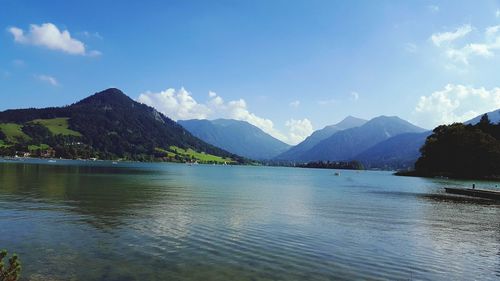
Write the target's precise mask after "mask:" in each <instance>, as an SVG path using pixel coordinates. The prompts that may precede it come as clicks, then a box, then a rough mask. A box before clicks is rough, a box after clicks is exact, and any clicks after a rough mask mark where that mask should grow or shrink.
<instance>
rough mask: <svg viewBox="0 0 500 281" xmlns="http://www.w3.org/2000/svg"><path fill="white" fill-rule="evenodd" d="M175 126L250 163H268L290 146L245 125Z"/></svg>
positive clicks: (187, 123) (208, 122)
mask: <svg viewBox="0 0 500 281" xmlns="http://www.w3.org/2000/svg"><path fill="white" fill-rule="evenodd" d="M177 123H179V124H180V125H182V126H183V127H184V128H186V129H187V130H188V131H189V132H191V134H193V135H194V136H196V137H198V138H200V139H202V140H204V141H205V142H207V143H209V144H212V145H214V146H217V147H220V148H222V149H224V150H227V151H230V152H232V153H235V154H238V155H241V156H243V157H247V158H250V159H255V160H265V159H272V158H274V157H275V156H277V155H279V154H280V153H282V152H284V151H286V150H288V149H289V148H290V145H288V144H286V143H284V142H282V141H280V140H277V139H275V138H273V137H272V136H270V135H269V134H267V133H265V132H264V131H262V130H261V129H259V128H257V127H255V126H254V125H251V124H249V123H248V122H245V121H237V120H232V119H217V120H196V119H194V120H179V121H177Z"/></svg>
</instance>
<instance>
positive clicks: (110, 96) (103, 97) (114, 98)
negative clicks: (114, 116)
mask: <svg viewBox="0 0 500 281" xmlns="http://www.w3.org/2000/svg"><path fill="white" fill-rule="evenodd" d="M133 103H134V100H132V99H131V98H130V97H128V96H127V95H125V94H124V93H123V92H122V91H121V90H120V89H117V88H109V89H106V90H104V91H101V92H97V93H95V94H93V95H92V96H89V97H87V98H85V99H83V100H81V101H79V102H77V103H76V105H84V104H96V105H110V106H111V105H131V104H133Z"/></svg>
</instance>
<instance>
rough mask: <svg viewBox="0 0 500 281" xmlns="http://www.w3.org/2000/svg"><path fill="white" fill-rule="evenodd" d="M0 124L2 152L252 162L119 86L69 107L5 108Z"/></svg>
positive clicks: (128, 158)
mask: <svg viewBox="0 0 500 281" xmlns="http://www.w3.org/2000/svg"><path fill="white" fill-rule="evenodd" d="M0 124H1V125H0V129H1V131H0V132H1V133H0V140H2V146H1V147H0V155H8V156H12V155H14V154H22V155H25V154H26V153H28V152H29V153H30V154H31V156H33V155H35V156H38V155H40V157H62V158H69V159H76V158H83V159H88V158H98V159H124V160H136V161H155V160H160V161H170V159H172V161H178V162H180V161H183V160H184V159H186V160H188V161H191V159H193V160H197V161H199V162H204V163H223V162H230V161H233V162H237V163H244V162H248V160H246V159H244V158H242V157H241V156H238V155H235V154H233V153H229V152H227V151H225V150H223V149H220V148H218V147H215V146H213V145H210V144H208V143H206V142H204V141H202V140H200V139H198V138H196V137H194V136H193V135H192V134H191V133H189V132H188V131H186V130H185V129H184V128H183V127H182V126H180V125H179V124H177V123H176V122H175V121H173V120H171V119H169V118H168V117H166V116H165V115H163V114H161V113H159V112H158V111H156V110H155V109H154V108H152V107H149V106H147V105H144V104H141V103H138V102H136V101H134V100H132V99H131V98H129V97H128V96H126V95H125V94H123V92H121V91H120V90H118V89H107V90H105V91H102V92H99V93H96V94H94V95H92V96H89V97H87V98H85V99H83V100H81V101H79V102H77V103H74V104H72V105H69V106H64V107H49V108H41V109H34V108H30V109H14V110H6V111H3V112H0ZM170 147H175V148H174V149H170ZM156 148H165V149H166V150H168V152H167V153H162V152H161V151H158V150H157V149H156ZM33 150H35V151H36V152H33ZM169 153H170V154H169ZM37 154H38V155H37ZM49 155H50V156H49ZM169 155H170V156H171V157H170V158H169V157H168V156H169Z"/></svg>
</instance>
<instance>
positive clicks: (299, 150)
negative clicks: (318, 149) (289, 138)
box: [275, 116, 366, 161]
mask: <svg viewBox="0 0 500 281" xmlns="http://www.w3.org/2000/svg"><path fill="white" fill-rule="evenodd" d="M365 123H366V120H364V119H360V118H356V117H353V116H347V117H346V118H345V119H344V120H342V121H340V122H339V123H337V124H334V125H330V126H326V127H324V128H323V129H321V130H317V131H315V132H313V133H312V135H310V136H309V137H307V138H306V139H305V140H304V141H302V142H301V143H299V144H297V145H296V146H293V147H292V148H290V149H289V150H287V151H286V152H284V153H282V154H280V155H278V156H276V157H275V160H282V161H283V160H288V161H297V160H299V159H301V158H303V157H302V155H305V154H306V153H307V151H308V150H310V149H312V148H313V147H314V146H315V145H317V144H318V143H320V142H321V141H322V140H324V139H327V138H329V137H331V136H332V135H333V134H335V133H337V132H339V131H342V130H346V129H350V128H354V127H359V126H361V125H363V124H365Z"/></svg>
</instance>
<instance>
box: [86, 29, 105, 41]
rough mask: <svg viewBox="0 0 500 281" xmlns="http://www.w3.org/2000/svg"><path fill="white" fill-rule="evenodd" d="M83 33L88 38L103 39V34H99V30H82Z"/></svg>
mask: <svg viewBox="0 0 500 281" xmlns="http://www.w3.org/2000/svg"><path fill="white" fill-rule="evenodd" d="M81 34H82V35H83V36H85V37H87V38H97V39H100V40H102V39H103V37H102V36H101V34H99V32H89V31H84V32H81Z"/></svg>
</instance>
